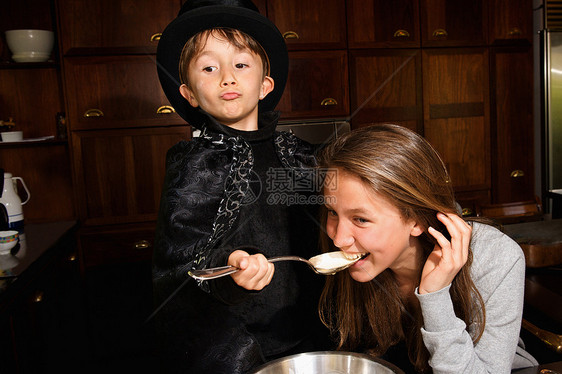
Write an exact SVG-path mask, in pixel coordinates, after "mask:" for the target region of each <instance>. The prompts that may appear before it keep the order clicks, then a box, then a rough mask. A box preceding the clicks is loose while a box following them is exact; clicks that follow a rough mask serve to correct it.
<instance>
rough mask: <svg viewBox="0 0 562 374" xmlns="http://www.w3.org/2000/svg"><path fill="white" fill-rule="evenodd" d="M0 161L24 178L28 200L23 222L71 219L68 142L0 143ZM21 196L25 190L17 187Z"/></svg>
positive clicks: (6, 168)
mask: <svg viewBox="0 0 562 374" xmlns="http://www.w3.org/2000/svg"><path fill="white" fill-rule="evenodd" d="M0 165H2V168H4V170H5V171H6V172H9V173H12V175H13V176H14V177H21V178H23V180H24V181H25V184H26V186H27V188H28V189H29V192H30V193H31V198H30V200H29V201H28V202H27V203H26V204H25V205H24V206H23V214H24V220H25V222H26V223H36V222H56V221H65V220H71V219H74V218H75V217H76V215H75V212H74V202H73V189H72V177H71V171H70V161H69V151H68V144H66V143H46V144H41V143H37V144H25V145H24V144H22V143H18V145H1V146H0ZM20 196H21V197H23V198H25V191H23V190H22V191H20Z"/></svg>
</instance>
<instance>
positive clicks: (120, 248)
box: [79, 222, 156, 268]
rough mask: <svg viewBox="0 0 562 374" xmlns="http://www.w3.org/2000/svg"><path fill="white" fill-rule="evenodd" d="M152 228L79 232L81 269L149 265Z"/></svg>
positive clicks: (153, 223) (92, 229)
mask: <svg viewBox="0 0 562 374" xmlns="http://www.w3.org/2000/svg"><path fill="white" fill-rule="evenodd" d="M155 227H156V223H155V222H151V223H143V224H135V225H119V226H111V227H105V228H103V229H100V228H85V229H82V230H80V233H79V238H80V246H79V248H80V254H81V255H80V258H81V262H82V266H83V267H84V268H88V267H91V266H97V265H102V264H110V263H120V262H135V261H151V259H152V250H153V246H154V231H155Z"/></svg>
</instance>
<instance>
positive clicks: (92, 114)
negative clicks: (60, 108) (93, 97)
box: [84, 109, 103, 118]
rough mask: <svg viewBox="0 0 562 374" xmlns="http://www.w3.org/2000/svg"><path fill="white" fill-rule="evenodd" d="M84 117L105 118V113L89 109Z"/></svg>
mask: <svg viewBox="0 0 562 374" xmlns="http://www.w3.org/2000/svg"><path fill="white" fill-rule="evenodd" d="M84 117H86V118H90V117H103V112H102V111H101V110H99V109H88V110H87V111H86V113H84Z"/></svg>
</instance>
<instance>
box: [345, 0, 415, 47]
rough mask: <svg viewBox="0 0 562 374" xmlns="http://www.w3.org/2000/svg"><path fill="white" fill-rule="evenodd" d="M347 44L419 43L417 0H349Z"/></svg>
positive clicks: (351, 45) (388, 44)
mask: <svg viewBox="0 0 562 374" xmlns="http://www.w3.org/2000/svg"><path fill="white" fill-rule="evenodd" d="M347 17H348V20H349V21H348V22H347V37H348V45H349V48H409V47H419V46H420V32H419V29H420V26H419V2H418V0H393V1H388V0H369V1H364V0H348V1H347Z"/></svg>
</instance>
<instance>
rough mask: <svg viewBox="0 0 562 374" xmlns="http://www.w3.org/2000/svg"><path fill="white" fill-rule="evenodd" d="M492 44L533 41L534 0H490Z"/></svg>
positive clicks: (488, 4)
mask: <svg viewBox="0 0 562 374" xmlns="http://www.w3.org/2000/svg"><path fill="white" fill-rule="evenodd" d="M486 3H487V6H488V7H489V15H490V33H489V43H490V44H506V43H514V42H525V43H532V42H533V16H532V14H533V1H532V0H516V1H513V0H488V1H486Z"/></svg>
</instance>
